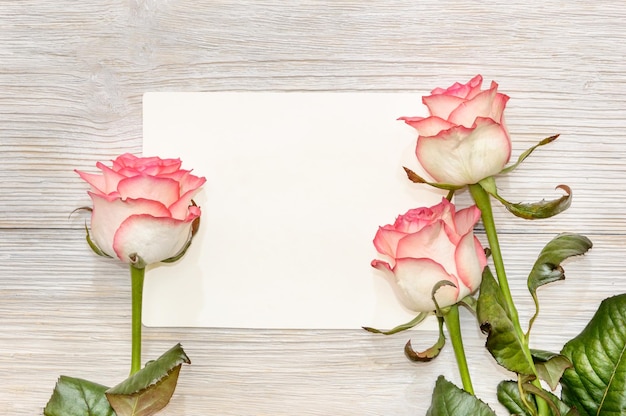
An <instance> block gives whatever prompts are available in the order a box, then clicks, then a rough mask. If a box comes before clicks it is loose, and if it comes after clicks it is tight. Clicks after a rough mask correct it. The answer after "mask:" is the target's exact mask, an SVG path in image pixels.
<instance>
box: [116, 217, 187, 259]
mask: <svg viewBox="0 0 626 416" xmlns="http://www.w3.org/2000/svg"><path fill="white" fill-rule="evenodd" d="M190 236H191V222H185V221H179V220H175V219H173V218H156V217H153V216H151V215H149V214H138V215H131V216H130V217H128V218H126V219H125V220H124V221H123V222H122V224H121V225H120V226H119V228H118V229H117V232H116V233H115V237H114V240H113V249H114V250H115V253H116V254H117V257H119V258H120V259H121V260H122V261H125V262H132V261H134V260H135V259H136V256H139V257H140V258H141V259H142V260H143V261H144V262H145V264H152V263H157V262H160V261H163V260H166V259H168V258H170V257H173V256H175V255H176V254H178V253H179V252H180V251H181V250H182V249H183V247H184V246H185V243H186V242H187V240H188V239H189V237H190Z"/></svg>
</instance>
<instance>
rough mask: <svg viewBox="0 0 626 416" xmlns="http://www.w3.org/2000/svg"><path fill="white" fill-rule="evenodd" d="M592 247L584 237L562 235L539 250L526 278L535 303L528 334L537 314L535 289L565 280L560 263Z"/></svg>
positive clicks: (537, 301)
mask: <svg viewBox="0 0 626 416" xmlns="http://www.w3.org/2000/svg"><path fill="white" fill-rule="evenodd" d="M592 246H593V243H592V242H591V240H589V239H588V238H587V237H585V236H584V235H580V234H570V233H563V234H559V235H558V236H556V237H555V238H553V239H552V240H551V241H550V242H549V243H548V244H546V246H545V247H544V248H543V250H541V253H540V254H539V257H538V258H537V261H535V264H534V265H533V268H532V270H531V271H530V274H529V276H528V290H529V291H530V294H531V296H532V298H533V300H534V302H535V314H534V315H533V317H532V318H531V319H530V324H529V326H528V327H529V328H528V332H530V329H531V328H532V325H533V322H534V321H535V319H536V317H537V315H538V314H539V300H538V298H537V289H538V288H539V287H541V286H543V285H546V284H548V283H552V282H555V281H557V280H562V279H565V271H564V270H563V267H561V263H562V262H563V261H565V260H566V259H568V258H570V257H574V256H580V255H582V254H585V253H586V252H587V251H589V249H591V247H592Z"/></svg>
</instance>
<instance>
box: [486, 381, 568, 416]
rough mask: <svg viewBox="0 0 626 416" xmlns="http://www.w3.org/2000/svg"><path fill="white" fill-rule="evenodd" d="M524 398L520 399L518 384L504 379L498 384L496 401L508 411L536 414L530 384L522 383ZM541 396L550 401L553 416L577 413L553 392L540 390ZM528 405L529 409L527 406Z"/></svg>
mask: <svg viewBox="0 0 626 416" xmlns="http://www.w3.org/2000/svg"><path fill="white" fill-rule="evenodd" d="M523 388H524V390H525V392H524V400H522V398H521V396H520V391H519V385H518V383H517V382H515V381H512V380H506V381H502V382H500V384H498V401H499V402H500V403H501V404H502V405H503V406H504V407H505V408H506V409H507V410H508V411H509V413H510V414H512V415H523V416H532V415H534V414H536V412H537V407H536V405H535V398H534V397H533V394H531V392H530V390H532V389H536V387H534V386H533V385H532V384H530V383H527V384H523ZM541 396H542V397H543V398H544V399H545V400H546V401H548V400H549V401H550V402H551V403H552V404H551V405H550V408H551V413H552V415H553V416H575V415H578V412H576V409H573V408H570V407H569V406H568V405H566V404H565V403H563V402H562V401H561V400H559V398H558V397H557V396H555V395H554V394H552V393H550V392H547V391H542V393H541ZM527 406H530V409H529V408H528V407H527Z"/></svg>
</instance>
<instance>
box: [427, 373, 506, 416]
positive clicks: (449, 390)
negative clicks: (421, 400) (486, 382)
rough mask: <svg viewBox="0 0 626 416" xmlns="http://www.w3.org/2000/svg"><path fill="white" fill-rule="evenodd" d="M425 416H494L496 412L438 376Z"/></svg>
mask: <svg viewBox="0 0 626 416" xmlns="http://www.w3.org/2000/svg"><path fill="white" fill-rule="evenodd" d="M426 416H496V413H495V412H494V411H493V410H491V408H490V407H489V406H488V405H487V404H485V403H484V402H482V401H481V400H479V399H478V398H477V397H476V396H474V395H472V394H469V393H468V392H466V391H465V390H462V389H460V388H458V387H457V386H455V385H454V384H452V383H450V382H449V381H447V380H446V379H445V378H444V377H443V376H439V378H437V383H436V384H435V389H434V390H433V397H432V402H431V404H430V408H429V409H428V412H427V413H426Z"/></svg>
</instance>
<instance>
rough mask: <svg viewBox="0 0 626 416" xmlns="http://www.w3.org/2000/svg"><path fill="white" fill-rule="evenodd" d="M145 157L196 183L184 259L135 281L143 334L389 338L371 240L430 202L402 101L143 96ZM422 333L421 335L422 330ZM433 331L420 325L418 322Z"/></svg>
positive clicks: (392, 302) (409, 107) (382, 97)
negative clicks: (194, 221) (194, 217)
mask: <svg viewBox="0 0 626 416" xmlns="http://www.w3.org/2000/svg"><path fill="white" fill-rule="evenodd" d="M143 110H144V113H143V117H144V125H143V128H144V132H143V134H144V141H143V153H144V155H145V156H160V157H162V158H166V157H167V158H170V157H174V158H176V157H180V158H181V159H182V161H183V168H191V169H193V171H194V173H195V174H197V175H202V176H205V177H206V178H207V183H206V185H205V186H204V187H203V190H202V191H201V193H199V194H198V195H197V197H196V198H195V201H196V202H197V203H198V205H200V206H201V208H202V219H201V227H200V231H199V233H198V235H197V236H196V238H195V239H194V242H193V244H192V245H191V248H190V249H189V251H188V252H187V254H186V255H185V257H184V258H183V259H182V260H181V261H179V262H177V263H176V264H173V265H158V266H155V267H151V269H150V270H149V271H148V273H147V274H146V283H145V294H144V315H143V319H144V323H145V324H146V325H149V326H191V327H193V326H205V327H229V328H285V329H289V328H302V329H315V328H328V329H346V328H359V327H361V326H374V327H379V328H391V327H393V326H396V325H398V324H401V323H405V322H407V321H409V320H411V319H412V318H414V316H415V314H414V313H412V312H410V311H407V310H405V309H404V308H403V307H402V306H400V304H399V303H398V302H397V300H396V298H395V296H394V294H393V290H392V289H391V286H390V285H389V283H388V282H387V281H386V280H385V278H384V277H383V276H382V274H381V273H380V272H379V271H377V270H375V269H374V268H372V267H371V266H370V262H371V260H372V259H374V258H376V257H377V253H376V250H375V249H374V246H373V244H372V240H373V238H374V235H375V233H376V230H377V229H378V226H379V225H384V224H388V223H391V222H393V221H394V220H395V218H396V216H397V215H399V214H403V213H405V212H406V211H407V210H408V209H410V208H416V207H419V206H427V205H432V204H435V203H438V202H439V201H440V200H441V197H442V194H441V192H439V191H436V190H434V189H432V188H430V187H428V186H426V185H416V184H412V183H410V182H409V180H408V179H407V178H406V175H405V173H404V171H403V169H402V166H407V167H410V168H412V169H414V170H416V171H418V172H422V171H421V170H420V168H419V167H418V166H417V161H416V158H415V155H414V148H415V140H416V133H415V131H414V130H413V129H412V128H411V127H409V126H407V125H405V124H404V123H403V122H401V121H397V118H398V117H400V116H413V115H419V112H422V111H423V109H422V104H421V98H420V96H419V95H418V94H406V93H402V94H399V93H317V92H315V93H299V92H294V93H266V92H224V93H222V92H220V93H177V92H163V93H146V94H145V95H144V102H143ZM422 328H424V326H422ZM426 328H428V329H432V328H433V322H432V321H431V322H430V324H427V325H426Z"/></svg>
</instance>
